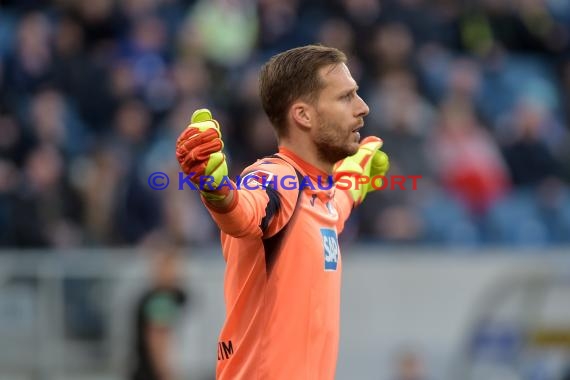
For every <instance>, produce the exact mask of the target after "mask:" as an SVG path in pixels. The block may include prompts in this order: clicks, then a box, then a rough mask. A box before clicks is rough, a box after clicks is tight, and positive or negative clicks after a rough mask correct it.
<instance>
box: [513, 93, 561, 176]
mask: <svg viewBox="0 0 570 380" xmlns="http://www.w3.org/2000/svg"><path fill="white" fill-rule="evenodd" d="M546 112H547V111H546V110H545V109H544V108H541V107H539V106H538V105H534V104H530V103H521V104H519V106H518V107H517V108H516V109H515V111H514V118H513V119H514V120H513V122H512V123H513V125H512V128H510V130H509V131H508V132H506V133H505V134H506V136H505V140H506V141H505V142H504V147H503V153H504V156H505V159H506V161H507V164H508V166H509V169H510V171H511V175H512V179H513V183H514V184H515V185H517V186H522V187H532V186H536V185H539V184H540V183H541V182H543V181H544V180H546V179H548V178H550V177H554V176H558V175H559V173H560V165H559V163H558V162H557V160H556V159H555V157H554V156H553V155H552V153H551V151H550V149H549V147H548V145H547V144H546V142H545V141H544V139H543V136H544V134H545V133H546V131H545V128H548V121H547V119H546Z"/></svg>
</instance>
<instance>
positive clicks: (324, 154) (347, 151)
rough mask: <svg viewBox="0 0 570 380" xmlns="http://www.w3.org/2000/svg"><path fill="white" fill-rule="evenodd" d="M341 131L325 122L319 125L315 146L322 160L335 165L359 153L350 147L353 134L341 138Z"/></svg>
mask: <svg viewBox="0 0 570 380" xmlns="http://www.w3.org/2000/svg"><path fill="white" fill-rule="evenodd" d="M340 130H341V128H338V127H337V126H336V125H335V124H333V123H327V122H325V121H323V122H321V123H320V124H319V130H318V133H317V138H316V139H315V146H316V147H317V155H318V157H319V159H320V160H322V161H324V162H327V163H329V164H335V163H336V162H338V161H340V160H342V159H344V158H346V157H348V156H351V155H353V154H355V153H356V152H357V151H358V148H356V149H353V148H351V147H350V145H349V140H350V137H351V135H352V134H351V133H350V134H349V135H348V136H341V135H340V133H339V132H340Z"/></svg>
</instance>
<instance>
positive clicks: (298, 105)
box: [289, 101, 314, 128]
mask: <svg viewBox="0 0 570 380" xmlns="http://www.w3.org/2000/svg"><path fill="white" fill-rule="evenodd" d="M289 114H290V115H291V118H292V119H293V121H295V123H297V124H299V125H301V126H303V127H305V128H311V126H312V125H313V121H314V120H313V112H312V107H311V106H310V105H309V104H308V103H305V102H300V101H299V102H295V103H293V105H291V108H290V109H289Z"/></svg>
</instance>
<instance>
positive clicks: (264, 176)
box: [239, 170, 274, 188]
mask: <svg viewBox="0 0 570 380" xmlns="http://www.w3.org/2000/svg"><path fill="white" fill-rule="evenodd" d="M273 175H274V174H273V173H270V172H266V171H264V170H256V171H253V172H251V173H248V174H246V175H245V176H243V177H242V178H241V181H240V183H239V187H243V185H246V186H248V187H253V188H260V187H262V186H269V185H270V183H271V180H272V179H273Z"/></svg>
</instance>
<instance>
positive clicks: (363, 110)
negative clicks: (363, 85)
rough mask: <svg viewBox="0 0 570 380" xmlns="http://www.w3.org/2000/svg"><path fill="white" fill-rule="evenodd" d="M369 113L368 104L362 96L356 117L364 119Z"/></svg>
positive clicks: (359, 99)
mask: <svg viewBox="0 0 570 380" xmlns="http://www.w3.org/2000/svg"><path fill="white" fill-rule="evenodd" d="M357 96H358V95H357ZM369 112H370V108H368V104H366V102H365V101H364V100H363V99H362V98H361V97H360V96H358V108H357V115H356V116H357V117H364V116H366V115H368V113H369Z"/></svg>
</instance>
